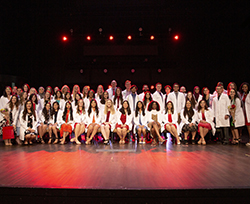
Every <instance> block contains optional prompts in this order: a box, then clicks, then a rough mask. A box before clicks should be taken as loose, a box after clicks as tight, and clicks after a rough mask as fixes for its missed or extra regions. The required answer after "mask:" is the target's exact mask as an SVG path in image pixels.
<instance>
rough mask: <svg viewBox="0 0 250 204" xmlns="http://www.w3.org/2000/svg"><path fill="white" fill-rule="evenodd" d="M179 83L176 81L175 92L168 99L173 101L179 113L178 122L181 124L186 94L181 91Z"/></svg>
mask: <svg viewBox="0 0 250 204" xmlns="http://www.w3.org/2000/svg"><path fill="white" fill-rule="evenodd" d="M179 87H180V86H179V84H177V83H174V85H173V90H174V91H173V92H171V93H170V94H169V95H168V101H172V102H173V104H174V107H175V110H176V113H177V114H178V124H180V113H181V110H182V109H183V108H184V106H185V96H184V94H183V93H181V92H179Z"/></svg>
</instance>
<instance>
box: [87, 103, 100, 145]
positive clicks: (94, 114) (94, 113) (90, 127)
mask: <svg viewBox="0 0 250 204" xmlns="http://www.w3.org/2000/svg"><path fill="white" fill-rule="evenodd" d="M101 117H102V116H101V113H100V111H99V108H98V106H97V101H96V100H95V99H92V100H91V101H90V105H89V108H88V111H87V115H86V124H87V138H86V142H85V144H87V145H88V144H90V142H91V140H92V139H93V138H94V136H95V135H96V133H97V132H98V130H99V128H100V125H101Z"/></svg>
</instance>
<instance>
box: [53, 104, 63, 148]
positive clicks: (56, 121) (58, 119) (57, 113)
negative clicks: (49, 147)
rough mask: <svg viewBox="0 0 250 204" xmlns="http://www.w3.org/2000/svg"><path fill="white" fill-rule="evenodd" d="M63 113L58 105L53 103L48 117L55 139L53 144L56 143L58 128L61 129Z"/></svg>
mask: <svg viewBox="0 0 250 204" xmlns="http://www.w3.org/2000/svg"><path fill="white" fill-rule="evenodd" d="M62 116H63V112H62V111H61V110H60V109H59V103H58V102H57V101H54V103H53V105H52V110H51V115H50V124H51V129H52V132H53V133H54V135H55V137H56V139H55V141H54V142H53V144H57V143H58V139H59V137H58V132H59V128H60V127H61V125H62V123H63V120H62Z"/></svg>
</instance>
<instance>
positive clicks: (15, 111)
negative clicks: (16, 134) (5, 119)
mask: <svg viewBox="0 0 250 204" xmlns="http://www.w3.org/2000/svg"><path fill="white" fill-rule="evenodd" d="M4 108H6V109H8V111H9V113H10V111H11V110H10V106H9V104H8V103H7V104H6V105H5V107H4ZM18 116H19V107H18V108H16V106H14V108H13V110H12V120H13V123H12V124H13V125H15V126H16V127H20V125H19V126H17V121H18Z"/></svg>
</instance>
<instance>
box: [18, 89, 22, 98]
mask: <svg viewBox="0 0 250 204" xmlns="http://www.w3.org/2000/svg"><path fill="white" fill-rule="evenodd" d="M21 93H22V89H21V88H18V89H17V95H18V96H20V94H21Z"/></svg>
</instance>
